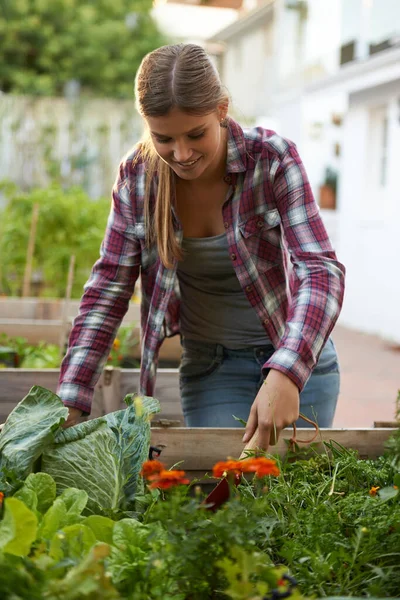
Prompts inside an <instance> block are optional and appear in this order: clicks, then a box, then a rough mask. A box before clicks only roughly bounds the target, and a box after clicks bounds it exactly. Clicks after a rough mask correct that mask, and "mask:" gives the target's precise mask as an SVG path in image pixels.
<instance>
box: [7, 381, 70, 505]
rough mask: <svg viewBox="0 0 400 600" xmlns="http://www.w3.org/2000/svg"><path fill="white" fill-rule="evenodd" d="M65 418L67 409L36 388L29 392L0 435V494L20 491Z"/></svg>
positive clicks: (56, 397) (45, 391) (55, 398)
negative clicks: (0, 492)
mask: <svg viewBox="0 0 400 600" xmlns="http://www.w3.org/2000/svg"><path fill="white" fill-rule="evenodd" d="M67 416H68V409H67V408H66V407H65V406H64V405H63V403H62V401H61V400H60V398H59V397H58V396H56V394H53V392H51V391H49V390H46V389H45V388H42V387H40V386H34V387H33V388H32V389H31V390H30V391H29V393H28V394H27V395H26V396H25V398H24V399H23V400H21V402H20V403H19V404H18V405H17V406H16V407H15V408H14V410H13V411H12V412H11V414H10V415H9V417H8V419H7V421H6V422H5V425H4V427H3V429H2V431H1V433H0V491H3V492H4V493H6V494H7V495H10V494H12V493H14V492H15V491H16V490H17V489H18V488H19V487H21V484H22V481H23V480H24V479H25V478H26V477H27V476H28V475H29V474H30V473H32V471H34V470H35V463H36V461H37V460H38V459H39V458H40V456H41V454H42V452H43V450H44V448H46V446H48V445H49V444H51V443H52V442H53V441H54V438H55V434H56V432H57V431H58V430H59V429H60V426H61V425H62V423H64V421H65V420H66V418H67Z"/></svg>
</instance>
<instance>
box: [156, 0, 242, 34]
mask: <svg viewBox="0 0 400 600" xmlns="http://www.w3.org/2000/svg"><path fill="white" fill-rule="evenodd" d="M153 16H154V18H155V19H156V21H157V22H158V24H159V27H160V28H161V29H162V30H163V31H165V33H167V34H168V35H169V36H170V37H175V36H176V38H177V41H180V40H181V39H182V38H184V40H185V41H192V42H196V41H202V40H206V39H207V38H209V37H211V36H212V35H214V34H215V33H217V32H218V31H220V30H221V29H223V28H224V27H227V26H228V25H230V24H231V23H232V22H233V21H235V20H236V19H237V16H238V13H237V11H236V10H232V9H227V8H211V7H207V6H188V5H185V4H169V3H168V4H167V3H166V2H165V1H163V0H158V1H157V2H156V3H155V7H154V9H153ZM178 38H179V40H178ZM173 41H174V40H173Z"/></svg>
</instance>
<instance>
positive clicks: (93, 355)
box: [57, 163, 141, 414]
mask: <svg viewBox="0 0 400 600" xmlns="http://www.w3.org/2000/svg"><path fill="white" fill-rule="evenodd" d="M131 190H132V176H129V174H128V173H127V168H126V165H125V164H124V163H122V164H121V166H120V171H119V175H118V177H117V180H116V183H115V185H114V187H113V191H112V205H111V210H110V214H109V218H108V223H107V228H106V232H105V236H104V239H103V242H102V244H101V248H100V258H99V260H98V261H97V262H96V263H95V265H94V267H93V269H92V271H91V274H90V277H89V280H88V281H87V283H86V284H85V286H84V294H83V296H82V299H81V303H80V309H79V315H78V317H77V318H76V319H75V321H74V325H73V328H72V331H71V334H70V338H69V344H68V351H67V354H66V356H65V358H64V360H63V362H62V365H61V372H60V380H59V385H58V388H57V394H58V395H59V396H60V398H61V399H62V400H63V402H64V404H65V405H66V406H69V407H74V408H78V409H80V410H82V411H83V412H84V413H85V414H89V413H90V408H91V403H92V397H93V391H94V387H95V385H96V383H97V380H98V378H99V376H100V374H101V372H102V370H103V367H104V364H105V362H106V360H107V358H108V355H109V352H110V348H111V345H112V343H113V341H114V339H115V336H116V334H117V331H118V328H119V326H120V323H121V321H122V319H123V317H124V315H125V314H126V312H127V310H128V307H129V301H130V299H131V297H132V294H133V291H134V287H135V283H136V280H137V278H138V275H139V269H140V257H141V250H140V242H139V241H138V240H137V239H135V236H134V223H133V206H134V203H135V198H134V194H133V192H132V191H131Z"/></svg>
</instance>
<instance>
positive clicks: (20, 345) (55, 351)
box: [0, 333, 62, 369]
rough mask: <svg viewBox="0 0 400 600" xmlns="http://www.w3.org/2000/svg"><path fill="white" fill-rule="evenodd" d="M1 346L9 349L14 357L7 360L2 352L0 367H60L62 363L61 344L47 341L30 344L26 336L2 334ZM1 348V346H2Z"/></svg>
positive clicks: (0, 335)
mask: <svg viewBox="0 0 400 600" xmlns="http://www.w3.org/2000/svg"><path fill="white" fill-rule="evenodd" d="M0 346H1V347H3V348H5V349H7V348H8V350H9V353H8V355H9V356H10V355H12V357H13V359H12V361H11V360H7V354H6V353H4V358H2V354H1V352H0V368H4V367H19V368H21V369H58V368H59V367H60V365H61V360H62V355H61V352H60V348H59V346H57V345H56V344H49V343H47V342H39V343H38V344H36V345H33V344H28V342H27V340H26V338H23V337H8V336H7V335H6V334H5V333H3V334H0ZM0 350H1V348H0Z"/></svg>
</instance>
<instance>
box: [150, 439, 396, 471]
mask: <svg viewBox="0 0 400 600" xmlns="http://www.w3.org/2000/svg"><path fill="white" fill-rule="evenodd" d="M394 431H395V429H391V428H373V429H321V430H320V436H319V441H318V440H317V442H318V450H319V451H320V452H325V447H324V445H323V443H322V442H323V441H326V442H329V441H332V440H335V441H336V442H338V443H339V444H341V445H342V446H344V447H345V448H352V449H353V450H357V451H358V452H359V455H360V458H363V459H365V458H377V457H378V456H380V455H381V454H383V451H384V444H385V442H386V441H387V440H388V438H389V437H390V435H391V434H392V433H393V432H394ZM297 432H298V438H299V439H307V437H309V435H310V430H309V429H298V430H297ZM292 434H293V431H292V429H285V430H284V431H283V432H282V433H281V436H280V439H279V442H278V444H277V445H276V446H271V448H270V452H271V453H272V454H279V455H280V456H283V455H284V454H285V453H286V451H287V445H286V443H285V441H284V440H288V439H290V438H291V437H292ZM242 437H243V431H242V430H241V429H230V428H229V429H228V428H226V429H219V428H215V429H213V428H189V427H186V428H185V427H172V428H153V429H152V437H151V443H152V445H154V446H157V447H160V448H162V452H161V456H160V460H162V461H163V462H165V463H166V465H167V466H168V467H172V466H173V465H175V464H176V463H178V462H179V463H180V461H183V463H182V464H181V465H180V468H182V469H184V470H185V471H187V472H188V474H189V475H190V476H191V477H200V478H201V477H202V476H203V475H204V474H205V473H210V472H211V471H212V467H213V465H214V464H215V463H216V462H218V461H220V460H226V458H227V457H230V456H231V457H234V458H237V457H239V456H240V454H241V452H242V450H243V442H242ZM301 445H302V446H304V444H301Z"/></svg>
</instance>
